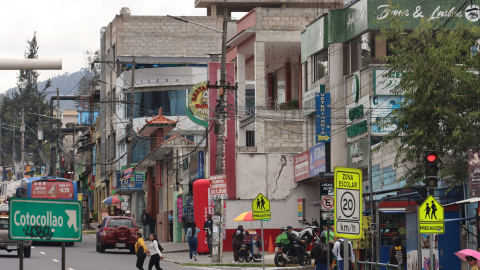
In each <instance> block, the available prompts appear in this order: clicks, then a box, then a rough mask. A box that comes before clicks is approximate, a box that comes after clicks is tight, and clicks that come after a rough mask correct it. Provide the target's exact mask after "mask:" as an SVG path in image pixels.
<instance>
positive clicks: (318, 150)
mask: <svg viewBox="0 0 480 270" xmlns="http://www.w3.org/2000/svg"><path fill="white" fill-rule="evenodd" d="M326 171H327V158H326V156H325V143H324V142H322V143H319V144H317V145H315V146H313V147H311V148H310V177H314V176H318V173H320V172H326Z"/></svg>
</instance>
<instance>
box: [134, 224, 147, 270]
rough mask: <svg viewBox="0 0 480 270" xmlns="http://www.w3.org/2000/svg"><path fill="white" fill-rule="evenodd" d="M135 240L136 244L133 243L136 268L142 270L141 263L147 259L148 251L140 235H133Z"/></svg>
mask: <svg viewBox="0 0 480 270" xmlns="http://www.w3.org/2000/svg"><path fill="white" fill-rule="evenodd" d="M135 239H137V242H136V243H135V253H136V254H137V264H136V267H137V268H138V269H139V270H144V269H143V263H144V262H145V258H147V253H148V252H150V251H148V250H147V247H146V246H145V242H144V241H143V238H142V234H141V233H137V235H135Z"/></svg>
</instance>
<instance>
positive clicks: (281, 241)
mask: <svg viewBox="0 0 480 270" xmlns="http://www.w3.org/2000/svg"><path fill="white" fill-rule="evenodd" d="M275 244H282V245H288V244H290V240H288V236H287V233H286V232H283V233H281V234H279V235H278V236H277V238H276V239H275Z"/></svg>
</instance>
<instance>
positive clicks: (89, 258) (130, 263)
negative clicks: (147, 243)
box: [0, 234, 194, 270]
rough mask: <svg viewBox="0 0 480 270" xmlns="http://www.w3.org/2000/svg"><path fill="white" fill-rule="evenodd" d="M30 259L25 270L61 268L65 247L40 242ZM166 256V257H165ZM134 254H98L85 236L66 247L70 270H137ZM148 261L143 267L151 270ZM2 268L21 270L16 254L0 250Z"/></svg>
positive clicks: (168, 266) (174, 269)
mask: <svg viewBox="0 0 480 270" xmlns="http://www.w3.org/2000/svg"><path fill="white" fill-rule="evenodd" d="M33 247H34V248H33V249H32V255H31V257H30V258H25V259H24V270H30V269H31V270H55V269H59V270H60V269H62V262H61V259H62V253H61V252H62V246H61V245H60V244H59V243H41V244H36V245H34V246H33ZM165 255H166V254H165ZM136 259H137V257H136V256H135V254H129V253H128V251H127V250H114V249H110V250H109V249H107V250H106V252H105V253H103V254H100V253H98V252H96V251H95V235H93V234H84V235H83V241H82V242H81V243H75V245H74V246H73V247H66V263H65V269H67V270H83V269H85V270H106V269H132V270H134V269H136V268H135V262H136ZM148 260H149V258H147V259H146V260H145V264H144V268H145V270H147V268H148ZM160 267H162V268H163V269H165V270H167V269H168V270H170V269H172V270H192V269H194V268H193V267H184V266H180V265H177V264H173V263H169V262H164V261H162V262H161V265H160ZM0 269H2V270H3V269H19V259H18V257H17V253H16V252H11V253H8V252H6V251H3V250H1V251H0Z"/></svg>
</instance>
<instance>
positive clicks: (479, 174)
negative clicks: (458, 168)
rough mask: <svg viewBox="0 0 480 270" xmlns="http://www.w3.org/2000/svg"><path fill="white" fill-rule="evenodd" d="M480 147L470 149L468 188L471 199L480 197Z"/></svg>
mask: <svg viewBox="0 0 480 270" xmlns="http://www.w3.org/2000/svg"><path fill="white" fill-rule="evenodd" d="M479 152H480V147H471V148H468V187H469V189H468V190H469V195H470V198H475V197H479V196H480V158H479V157H478V155H479Z"/></svg>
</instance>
